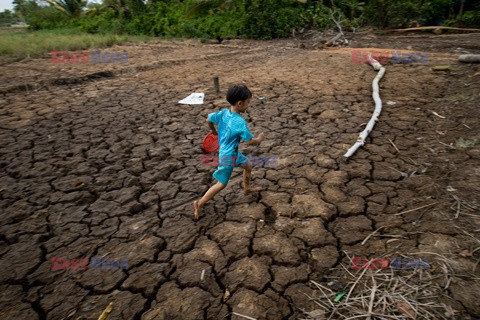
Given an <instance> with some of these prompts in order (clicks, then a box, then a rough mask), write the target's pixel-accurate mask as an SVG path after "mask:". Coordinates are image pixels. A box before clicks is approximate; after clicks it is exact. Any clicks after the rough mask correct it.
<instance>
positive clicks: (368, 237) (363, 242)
mask: <svg viewBox="0 0 480 320" xmlns="http://www.w3.org/2000/svg"><path fill="white" fill-rule="evenodd" d="M385 227H386V226H381V227H380V228H378V229H377V230H375V231H373V232H372V233H370V234H369V235H368V236H367V237H366V238H365V239H364V240H363V241H362V243H361V245H362V246H363V245H364V244H365V243H366V242H367V240H368V239H370V237H371V236H373V235H374V234H375V233H377V231H379V230H380V229H382V228H385Z"/></svg>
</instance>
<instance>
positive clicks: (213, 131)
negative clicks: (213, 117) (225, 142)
mask: <svg viewBox="0 0 480 320" xmlns="http://www.w3.org/2000/svg"><path fill="white" fill-rule="evenodd" d="M207 122H208V127H209V128H210V131H212V133H213V134H214V135H216V136H217V135H218V132H217V129H216V128H215V124H214V123H213V122H210V120H208V118H207Z"/></svg>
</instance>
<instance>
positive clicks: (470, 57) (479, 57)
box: [458, 54, 480, 63]
mask: <svg viewBox="0 0 480 320" xmlns="http://www.w3.org/2000/svg"><path fill="white" fill-rule="evenodd" d="M458 61H460V62H466V63H480V54H462V55H461V56H460V57H458Z"/></svg>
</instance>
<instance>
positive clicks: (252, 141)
mask: <svg viewBox="0 0 480 320" xmlns="http://www.w3.org/2000/svg"><path fill="white" fill-rule="evenodd" d="M262 141H263V132H262V133H260V134H259V135H258V137H256V138H252V139H250V140H248V141H247V145H249V146H256V145H259V144H260V142H262Z"/></svg>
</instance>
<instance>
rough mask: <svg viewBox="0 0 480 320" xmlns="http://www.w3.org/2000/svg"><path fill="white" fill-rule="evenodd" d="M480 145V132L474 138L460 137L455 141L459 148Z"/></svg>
mask: <svg viewBox="0 0 480 320" xmlns="http://www.w3.org/2000/svg"><path fill="white" fill-rule="evenodd" d="M477 145H480V134H479V135H477V136H476V137H473V138H472V139H463V138H460V139H458V140H457V141H456V142H455V146H456V147H457V148H471V147H475V146H477Z"/></svg>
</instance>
